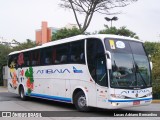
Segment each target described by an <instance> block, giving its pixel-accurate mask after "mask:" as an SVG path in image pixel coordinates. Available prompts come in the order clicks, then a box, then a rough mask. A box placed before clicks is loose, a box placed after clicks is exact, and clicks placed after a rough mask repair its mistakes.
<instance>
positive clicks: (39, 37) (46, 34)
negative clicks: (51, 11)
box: [36, 21, 78, 45]
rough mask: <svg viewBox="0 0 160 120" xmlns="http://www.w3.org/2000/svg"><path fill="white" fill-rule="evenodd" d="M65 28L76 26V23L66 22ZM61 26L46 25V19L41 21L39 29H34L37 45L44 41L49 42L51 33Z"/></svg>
mask: <svg viewBox="0 0 160 120" xmlns="http://www.w3.org/2000/svg"><path fill="white" fill-rule="evenodd" d="M63 28H66V29H72V28H78V26H77V24H70V23H69V24H67V25H66V26H65V27H63ZM63 28H55V27H48V23H47V22H46V21H43V22H42V26H41V29H37V30H36V43H37V44H38V45H42V44H44V43H47V42H50V41H51V39H52V35H53V33H56V32H57V30H59V29H63Z"/></svg>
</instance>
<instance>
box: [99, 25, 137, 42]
mask: <svg viewBox="0 0 160 120" xmlns="http://www.w3.org/2000/svg"><path fill="white" fill-rule="evenodd" d="M99 33H100V34H115V35H122V36H127V37H132V38H136V39H139V37H138V36H137V35H136V33H134V32H132V31H131V30H129V29H127V28H126V27H125V26H123V27H120V28H119V29H117V28H116V27H110V28H109V27H108V26H106V29H104V30H101V31H99Z"/></svg>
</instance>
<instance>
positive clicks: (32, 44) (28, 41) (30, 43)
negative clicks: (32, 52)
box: [12, 39, 36, 51]
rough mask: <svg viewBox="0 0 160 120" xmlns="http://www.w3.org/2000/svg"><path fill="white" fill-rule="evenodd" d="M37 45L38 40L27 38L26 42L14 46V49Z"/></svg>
mask: <svg viewBox="0 0 160 120" xmlns="http://www.w3.org/2000/svg"><path fill="white" fill-rule="evenodd" d="M35 46H36V42H33V41H32V40H30V39H27V40H26V42H23V43H20V44H19V45H18V46H16V47H13V48H12V51H18V50H23V49H28V48H32V47H35Z"/></svg>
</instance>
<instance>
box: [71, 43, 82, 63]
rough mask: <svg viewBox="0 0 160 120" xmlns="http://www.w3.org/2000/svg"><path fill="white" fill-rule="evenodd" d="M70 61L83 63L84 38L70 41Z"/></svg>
mask: <svg viewBox="0 0 160 120" xmlns="http://www.w3.org/2000/svg"><path fill="white" fill-rule="evenodd" d="M70 63H78V64H84V63H85V56H84V40H79V41H76V42H71V43H70Z"/></svg>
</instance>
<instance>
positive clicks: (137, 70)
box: [135, 62, 147, 86]
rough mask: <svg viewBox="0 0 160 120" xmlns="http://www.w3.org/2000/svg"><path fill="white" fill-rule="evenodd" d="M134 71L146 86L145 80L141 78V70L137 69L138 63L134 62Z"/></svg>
mask: <svg viewBox="0 0 160 120" xmlns="http://www.w3.org/2000/svg"><path fill="white" fill-rule="evenodd" d="M135 72H136V73H139V75H140V77H141V79H142V81H143V82H144V84H145V86H147V83H146V81H145V80H144V78H143V76H142V74H141V72H140V71H139V67H138V65H137V63H136V62H135Z"/></svg>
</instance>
